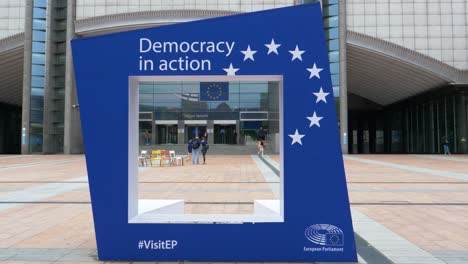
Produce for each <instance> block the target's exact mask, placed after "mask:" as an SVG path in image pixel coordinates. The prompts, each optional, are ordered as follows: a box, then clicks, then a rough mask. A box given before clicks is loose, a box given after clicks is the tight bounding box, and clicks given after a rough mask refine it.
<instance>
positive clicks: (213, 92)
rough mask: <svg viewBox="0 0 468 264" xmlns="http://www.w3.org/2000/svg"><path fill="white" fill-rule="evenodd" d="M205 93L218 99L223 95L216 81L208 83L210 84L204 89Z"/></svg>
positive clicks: (211, 97)
mask: <svg viewBox="0 0 468 264" xmlns="http://www.w3.org/2000/svg"><path fill="white" fill-rule="evenodd" d="M215 89H216V90H215ZM216 93H217V94H216ZM206 95H207V96H208V97H209V98H210V99H213V100H218V99H219V98H220V97H221V96H222V95H223V91H222V89H221V87H220V86H219V85H218V84H217V83H214V84H210V86H208V88H207V89H206Z"/></svg>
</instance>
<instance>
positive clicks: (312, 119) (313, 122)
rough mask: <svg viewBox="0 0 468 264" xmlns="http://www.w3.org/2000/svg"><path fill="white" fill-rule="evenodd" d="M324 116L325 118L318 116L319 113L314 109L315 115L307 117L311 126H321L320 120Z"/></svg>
mask: <svg viewBox="0 0 468 264" xmlns="http://www.w3.org/2000/svg"><path fill="white" fill-rule="evenodd" d="M322 118H323V117H320V116H317V114H316V113H315V111H314V115H313V116H312V117H307V119H309V120H310V125H309V127H312V126H313V125H317V126H318V127H320V123H319V121H320V120H321V119H322Z"/></svg>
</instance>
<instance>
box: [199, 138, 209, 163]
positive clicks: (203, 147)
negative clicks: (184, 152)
mask: <svg viewBox="0 0 468 264" xmlns="http://www.w3.org/2000/svg"><path fill="white" fill-rule="evenodd" d="M209 148H210V145H208V142H207V140H206V138H205V137H202V140H201V154H202V155H203V164H206V152H207V151H208V149H209Z"/></svg>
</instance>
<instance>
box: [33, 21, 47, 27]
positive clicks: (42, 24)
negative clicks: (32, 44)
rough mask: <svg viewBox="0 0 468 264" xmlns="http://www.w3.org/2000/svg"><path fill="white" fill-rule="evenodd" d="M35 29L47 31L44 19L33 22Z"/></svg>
mask: <svg viewBox="0 0 468 264" xmlns="http://www.w3.org/2000/svg"><path fill="white" fill-rule="evenodd" d="M33 29H40V30H45V29H46V21H45V20H43V19H34V20H33Z"/></svg>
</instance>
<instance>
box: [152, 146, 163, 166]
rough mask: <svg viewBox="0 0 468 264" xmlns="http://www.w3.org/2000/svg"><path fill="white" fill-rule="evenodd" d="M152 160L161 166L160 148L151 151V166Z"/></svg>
mask: <svg viewBox="0 0 468 264" xmlns="http://www.w3.org/2000/svg"><path fill="white" fill-rule="evenodd" d="M153 160H156V161H158V162H159V167H161V166H162V157H161V151H160V150H153V151H151V166H153Z"/></svg>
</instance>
